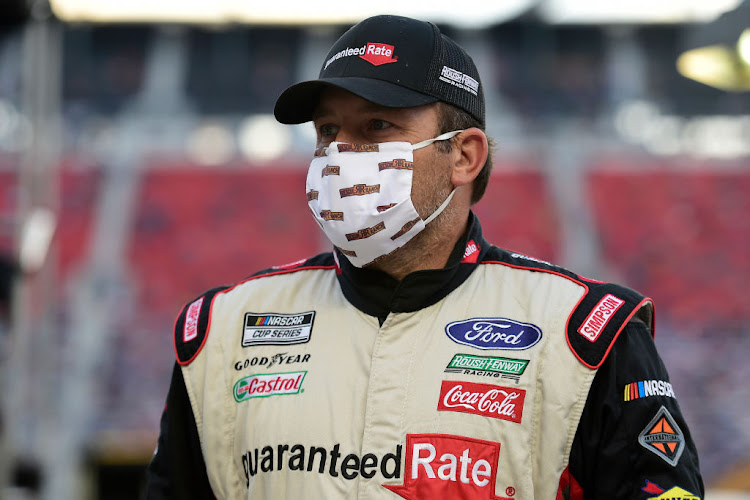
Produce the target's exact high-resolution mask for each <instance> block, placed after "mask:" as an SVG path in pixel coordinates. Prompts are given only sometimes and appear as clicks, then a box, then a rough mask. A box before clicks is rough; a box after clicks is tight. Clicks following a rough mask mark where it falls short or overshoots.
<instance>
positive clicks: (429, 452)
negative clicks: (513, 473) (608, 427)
mask: <svg viewBox="0 0 750 500" xmlns="http://www.w3.org/2000/svg"><path fill="white" fill-rule="evenodd" d="M499 457H500V443H495V442H492V441H484V440H481V439H473V438H468V437H464V436H453V435H449V434H407V436H406V460H405V462H404V466H405V468H406V470H405V471H404V484H403V485H390V484H384V485H383V486H384V487H385V488H388V489H389V490H391V491H392V492H394V493H396V494H397V495H399V496H401V497H403V498H407V499H410V500H418V499H425V498H430V499H433V498H435V499H437V498H441V499H442V498H445V499H461V498H471V499H475V500H483V499H488V500H509V499H506V498H504V497H498V496H496V495H495V482H496V479H497V467H498V459H499Z"/></svg>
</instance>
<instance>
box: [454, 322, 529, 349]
mask: <svg viewBox="0 0 750 500" xmlns="http://www.w3.org/2000/svg"><path fill="white" fill-rule="evenodd" d="M445 333H447V334H448V336H449V337H450V338H451V340H453V342H456V343H458V344H463V345H468V346H471V347H476V348H477V349H483V350H490V349H507V350H511V351H522V350H524V349H528V348H529V347H531V346H533V345H536V344H537V342H539V341H540V340H541V339H542V330H541V329H540V328H539V327H538V326H536V325H532V324H531V323H521V322H520V321H514V320H512V319H507V318H471V319H465V320H463V321H454V322H453V323H448V325H446V327H445Z"/></svg>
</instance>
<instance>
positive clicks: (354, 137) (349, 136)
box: [333, 128, 367, 144]
mask: <svg viewBox="0 0 750 500" xmlns="http://www.w3.org/2000/svg"><path fill="white" fill-rule="evenodd" d="M333 140H334V141H336V142H348V143H352V144H360V143H363V142H367V141H366V140H365V139H364V138H363V137H362V135H361V134H358V133H357V132H356V131H354V130H349V129H345V128H342V129H340V130H339V131H338V132H337V133H336V137H335V138H334V139H333Z"/></svg>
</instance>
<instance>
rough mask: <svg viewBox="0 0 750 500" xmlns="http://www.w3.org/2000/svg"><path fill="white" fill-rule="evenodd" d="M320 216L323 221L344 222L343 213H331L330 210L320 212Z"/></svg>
mask: <svg viewBox="0 0 750 500" xmlns="http://www.w3.org/2000/svg"><path fill="white" fill-rule="evenodd" d="M320 216H321V217H322V218H323V219H325V220H341V221H342V220H344V212H331V211H330V210H321V212H320Z"/></svg>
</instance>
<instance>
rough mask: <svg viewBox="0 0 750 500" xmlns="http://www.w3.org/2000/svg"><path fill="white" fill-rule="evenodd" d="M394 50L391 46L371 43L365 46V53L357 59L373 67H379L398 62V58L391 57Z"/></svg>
mask: <svg viewBox="0 0 750 500" xmlns="http://www.w3.org/2000/svg"><path fill="white" fill-rule="evenodd" d="M394 50H395V47H394V46H393V45H388V44H385V43H372V42H371V43H368V44H367V45H365V53H364V54H362V55H360V56H359V57H361V58H362V59H364V60H365V61H367V62H368V63H370V64H372V65H374V66H380V65H382V64H388V63H393V62H396V61H398V57H393V52H394Z"/></svg>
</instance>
